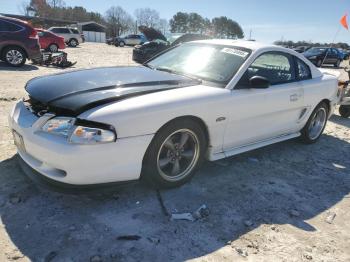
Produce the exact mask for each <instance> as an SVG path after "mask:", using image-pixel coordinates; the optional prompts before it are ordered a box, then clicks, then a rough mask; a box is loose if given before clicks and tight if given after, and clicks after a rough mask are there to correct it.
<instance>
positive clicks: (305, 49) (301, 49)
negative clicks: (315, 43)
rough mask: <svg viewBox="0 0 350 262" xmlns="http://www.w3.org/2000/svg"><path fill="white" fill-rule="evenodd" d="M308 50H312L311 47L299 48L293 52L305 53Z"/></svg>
mask: <svg viewBox="0 0 350 262" xmlns="http://www.w3.org/2000/svg"><path fill="white" fill-rule="evenodd" d="M308 49H310V47H308V46H298V47H295V48H293V50H294V51H296V52H298V53H304V52H305V51H307V50H308Z"/></svg>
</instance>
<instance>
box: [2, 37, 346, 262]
mask: <svg viewBox="0 0 350 262" xmlns="http://www.w3.org/2000/svg"><path fill="white" fill-rule="evenodd" d="M131 50H132V49H131V48H116V47H113V46H107V45H104V44H88V43H86V44H83V45H81V46H80V47H78V48H76V49H72V48H70V49H67V52H68V53H69V58H70V60H73V61H75V60H76V61H78V64H77V65H76V67H75V68H87V67H96V66H112V65H132V64H133V62H132V60H131ZM68 70H71V69H66V71H68ZM60 71H62V70H61V69H54V68H45V67H36V66H33V65H31V64H27V65H26V66H25V67H23V68H21V69H18V70H14V69H12V68H9V67H7V66H6V65H5V64H4V63H2V62H0V261H184V260H194V261H268V262H270V261H332V262H334V261H350V249H349V247H350V212H349V211H350V119H342V118H341V117H339V116H338V114H336V115H334V116H332V118H331V119H330V121H329V122H328V125H327V128H326V131H325V134H324V135H323V136H322V138H321V139H320V141H319V142H318V143H316V144H314V145H309V146H306V145H303V144H300V143H299V142H298V141H297V140H292V141H287V142H283V143H279V144H276V145H272V146H268V147H265V148H262V149H259V150H256V151H253V152H249V153H246V154H243V155H239V156H236V157H231V158H228V159H225V160H220V161H217V162H212V163H205V164H204V166H203V167H202V168H201V170H200V171H199V172H198V174H197V175H196V176H195V178H194V179H193V180H192V181H191V182H190V183H188V184H187V185H185V186H183V187H181V188H178V189H173V190H167V191H161V192H159V194H158V193H157V192H156V191H154V190H152V189H150V188H147V187H145V186H144V185H142V184H140V183H134V184H130V185H125V186H113V187H109V188H98V189H95V190H90V191H87V192H81V191H76V190H74V191H73V190H70V191H64V192H62V191H59V190H55V189H53V188H48V187H45V186H42V185H39V184H37V183H35V182H32V181H31V180H30V179H29V178H28V177H27V176H26V175H25V174H24V173H23V171H22V170H21V169H20V166H19V164H18V157H17V156H16V149H15V147H14V145H13V141H12V137H11V134H10V130H9V127H8V122H7V115H8V114H9V111H10V109H11V107H12V106H13V104H14V101H15V100H16V99H19V98H21V97H22V96H23V95H24V94H25V91H24V89H23V87H24V85H25V83H26V81H28V80H29V79H31V78H33V77H35V76H39V75H45V74H50V73H54V72H60ZM82 172H84V167H82ZM97 175H98V174H97ZM203 204H205V205H206V206H207V208H208V211H209V214H207V215H208V216H206V217H204V218H202V219H199V220H197V221H195V222H191V221H171V220H170V218H169V216H168V214H171V213H182V212H193V211H195V210H196V209H198V208H199V207H200V206H201V205H203ZM125 235H129V236H130V235H132V236H139V237H140V238H137V237H133V240H122V239H118V238H119V237H120V236H125Z"/></svg>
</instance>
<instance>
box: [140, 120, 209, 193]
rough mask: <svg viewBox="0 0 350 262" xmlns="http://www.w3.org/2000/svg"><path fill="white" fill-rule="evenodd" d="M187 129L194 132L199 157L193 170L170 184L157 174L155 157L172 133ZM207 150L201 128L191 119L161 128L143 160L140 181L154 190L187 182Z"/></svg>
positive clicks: (201, 161) (171, 123) (174, 122)
mask: <svg viewBox="0 0 350 262" xmlns="http://www.w3.org/2000/svg"><path fill="white" fill-rule="evenodd" d="M184 128H186V129H189V130H191V131H192V132H194V133H195V134H196V136H197V138H198V141H199V157H198V160H197V163H196V164H195V166H194V168H193V169H192V171H191V172H190V174H188V175H187V176H186V177H184V178H183V179H181V180H179V181H175V182H170V181H168V180H165V179H164V178H163V177H162V176H161V175H160V174H159V172H158V168H157V157H158V152H159V150H160V147H161V145H162V144H163V142H164V141H165V139H166V138H167V137H168V136H169V135H170V134H172V133H174V132H176V131H177V130H180V129H184ZM206 149H207V138H206V135H205V133H204V130H203V128H202V126H201V125H200V124H199V123H197V122H196V121H193V120H191V119H181V120H179V121H176V120H175V121H173V122H170V123H169V124H167V125H165V126H164V127H162V128H161V129H160V130H159V131H158V132H157V133H156V135H155V136H154V138H153V140H152V142H151V143H150V145H149V147H148V149H147V151H146V153H145V157H144V160H143V165H142V174H141V179H142V180H144V181H146V182H147V183H148V184H149V185H151V186H153V187H155V188H174V187H178V186H181V185H183V184H185V183H186V182H188V181H189V180H190V179H191V178H192V177H193V176H194V174H195V172H196V170H197V169H198V167H199V166H201V164H202V163H203V161H204V156H205V152H206Z"/></svg>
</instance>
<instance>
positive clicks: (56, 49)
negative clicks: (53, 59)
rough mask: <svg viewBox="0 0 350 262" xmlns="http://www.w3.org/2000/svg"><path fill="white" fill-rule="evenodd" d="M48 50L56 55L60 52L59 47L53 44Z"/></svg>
mask: <svg viewBox="0 0 350 262" xmlns="http://www.w3.org/2000/svg"><path fill="white" fill-rule="evenodd" d="M48 49H49V51H50V52H52V53H55V52H57V51H58V46H57V45H56V44H51V45H49V47H48Z"/></svg>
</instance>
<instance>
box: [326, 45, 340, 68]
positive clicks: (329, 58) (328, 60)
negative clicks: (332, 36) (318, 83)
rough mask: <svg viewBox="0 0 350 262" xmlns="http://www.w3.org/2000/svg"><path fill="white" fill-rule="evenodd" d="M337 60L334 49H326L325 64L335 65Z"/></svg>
mask: <svg viewBox="0 0 350 262" xmlns="http://www.w3.org/2000/svg"><path fill="white" fill-rule="evenodd" d="M337 60H338V52H337V51H336V50H335V49H334V48H329V49H328V54H327V58H326V64H335V63H336V62H337Z"/></svg>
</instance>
